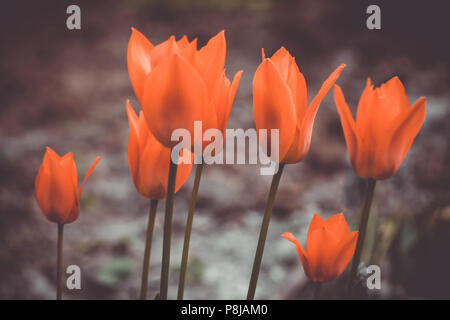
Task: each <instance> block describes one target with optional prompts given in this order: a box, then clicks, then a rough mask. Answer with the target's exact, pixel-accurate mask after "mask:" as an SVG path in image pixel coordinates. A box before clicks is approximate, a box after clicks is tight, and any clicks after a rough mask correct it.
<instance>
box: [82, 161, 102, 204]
mask: <svg viewBox="0 0 450 320" xmlns="http://www.w3.org/2000/svg"><path fill="white" fill-rule="evenodd" d="M99 161H100V157H97V158H95V160H94V162H92V164H91V166H90V167H89V169H88V171H87V172H86V174H85V175H84V178H83V182H82V183H81V186H80V190H79V191H78V201H80V199H81V192H82V191H83V188H84V184H85V183H86V180H87V178H89V176H90V175H91V173H92V171H93V170H94V168H95V166H96V165H97V163H98V162H99Z"/></svg>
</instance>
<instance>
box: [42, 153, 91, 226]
mask: <svg viewBox="0 0 450 320" xmlns="http://www.w3.org/2000/svg"><path fill="white" fill-rule="evenodd" d="M99 161H100V157H97V158H96V159H95V160H94V162H93V163H92V165H91V166H90V168H89V169H88V171H87V172H86V175H85V176H84V179H83V182H82V184H81V186H80V188H79V189H78V186H77V185H78V177H77V168H76V165H75V162H74V160H73V153H72V152H69V153H67V154H65V155H64V156H62V157H60V156H59V155H58V154H57V153H56V152H55V151H53V150H52V149H51V148H50V147H47V150H46V152H45V155H44V159H43V160H42V164H41V166H40V168H39V172H38V174H37V176H36V180H35V185H34V193H35V196H36V200H37V203H38V205H39V207H40V208H41V210H42V213H43V214H44V215H45V217H46V218H47V219H48V220H50V221H51V222H55V223H58V224H66V223H71V222H73V221H75V220H76V219H77V218H78V215H79V213H80V198H81V192H82V190H83V187H84V184H85V183H86V180H87V178H88V177H89V175H90V174H91V173H92V170H94V168H95V166H96V165H97V163H98V162H99Z"/></svg>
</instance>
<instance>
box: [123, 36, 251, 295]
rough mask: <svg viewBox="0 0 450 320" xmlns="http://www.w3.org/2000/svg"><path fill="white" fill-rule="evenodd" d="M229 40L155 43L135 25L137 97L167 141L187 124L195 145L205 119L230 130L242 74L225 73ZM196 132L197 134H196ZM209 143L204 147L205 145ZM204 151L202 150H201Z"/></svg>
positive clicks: (131, 59) (166, 258) (166, 250)
mask: <svg viewBox="0 0 450 320" xmlns="http://www.w3.org/2000/svg"><path fill="white" fill-rule="evenodd" d="M225 55H226V42H225V33H224V31H221V32H219V33H218V34H217V35H216V36H214V37H212V38H211V39H210V40H209V41H208V43H207V44H206V45H205V46H204V47H202V48H201V49H200V50H197V40H196V39H194V40H193V41H189V40H188V39H187V37H186V36H183V37H182V38H181V39H180V40H178V41H176V40H175V37H174V36H171V37H170V38H169V39H168V40H166V41H164V42H162V43H160V44H158V45H156V46H154V45H153V44H152V43H151V42H150V41H149V40H148V39H147V38H146V37H145V36H144V35H143V34H142V33H140V32H139V31H137V30H136V29H134V28H133V29H132V34H131V37H130V41H129V43H128V54H127V60H128V73H129V76H130V80H131V83H132V85H133V89H134V91H135V94H136V97H137V99H138V101H139V103H140V105H141V108H142V110H143V113H144V117H145V120H146V122H147V125H148V128H149V129H150V131H151V132H152V134H153V136H154V137H155V138H156V139H157V140H158V141H159V142H160V143H161V144H162V145H164V146H165V147H168V148H173V147H174V146H175V145H177V144H178V141H172V139H171V137H172V133H173V132H174V131H175V130H177V129H184V130H187V131H188V132H189V133H190V136H191V142H190V146H191V147H192V146H194V145H196V146H197V143H201V142H202V141H198V140H196V138H200V139H201V140H202V137H203V132H202V135H201V137H195V134H194V123H195V122H196V121H201V124H202V126H201V127H202V129H203V130H207V129H218V130H220V131H222V133H223V132H224V131H225V126H226V123H227V120H228V116H229V113H230V110H231V106H232V103H233V100H234V96H235V93H236V90H237V87H238V84H239V81H240V78H241V75H242V71H239V72H237V73H236V74H235V76H234V78H233V82H230V80H228V78H227V77H226V75H225V69H224V64H225ZM192 137H194V139H192ZM203 147H204V146H203V145H202V148H201V149H203ZM174 156H175V157H177V155H176V154H175V155H174V154H172V156H171V159H172V161H171V162H170V167H169V177H168V183H167V193H166V194H167V201H166V212H165V219H164V239H163V258H162V268H161V287H160V297H161V299H167V289H168V277H169V275H168V273H169V264H170V242H171V233H172V226H171V225H172V215H173V196H174V187H175V180H176V171H177V164H176V163H177V162H178V161H175V160H176V159H175V158H174ZM197 156H198V155H197ZM201 170H202V164H201V163H200V164H198V165H197V167H196V174H195V181H194V187H193V190H192V199H191V202H190V207H189V213H188V219H187V223H186V234H185V239H184V246H183V255H182V256H183V258H182V263H181V268H180V282H179V283H180V284H179V289H178V298H180V299H181V298H182V297H183V291H184V276H185V272H186V266H187V257H188V249H189V239H190V232H191V227H192V220H193V214H194V210H195V202H196V198H197V192H198V188H199V184H200V177H201Z"/></svg>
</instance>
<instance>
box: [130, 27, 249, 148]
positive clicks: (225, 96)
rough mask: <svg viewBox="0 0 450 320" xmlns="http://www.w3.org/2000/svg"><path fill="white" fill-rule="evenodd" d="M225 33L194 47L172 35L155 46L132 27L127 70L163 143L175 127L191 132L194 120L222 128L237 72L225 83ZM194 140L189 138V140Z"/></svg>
mask: <svg viewBox="0 0 450 320" xmlns="http://www.w3.org/2000/svg"><path fill="white" fill-rule="evenodd" d="M225 55H226V42H225V33H224V31H220V32H219V33H218V34H217V35H215V36H214V37H212V38H211V39H210V40H209V41H208V43H207V44H206V45H205V46H204V47H202V48H201V49H200V50H197V39H194V40H193V41H190V42H189V40H188V39H187V37H186V36H183V37H182V38H181V39H180V40H178V41H176V40H175V37H174V36H171V37H170V38H169V39H168V40H166V41H164V42H162V43H160V44H158V45H156V46H154V45H153V44H152V43H151V42H150V41H149V40H148V39H147V38H146V37H145V36H144V35H143V34H142V33H140V32H139V31H137V30H136V29H134V28H133V29H132V34H131V37H130V41H129V43H128V54H127V60H128V73H129V76H130V80H131V84H132V85H133V89H134V92H135V94H136V97H137V99H138V101H139V103H140V105H141V108H142V110H143V112H144V116H145V119H146V120H147V124H148V127H149V129H150V130H151V131H152V133H153V135H154V136H155V137H156V139H158V140H159V141H160V142H161V143H162V144H163V145H164V146H166V147H169V148H170V147H173V146H174V145H176V144H177V143H178V141H171V135H172V132H173V131H174V130H176V129H180V128H182V129H187V130H188V131H189V132H190V134H191V137H194V121H202V128H203V129H204V130H206V129H209V128H217V129H219V130H222V131H223V130H224V129H225V125H226V122H227V119H228V115H229V113H230V110H231V105H232V103H233V100H234V95H235V93H236V89H237V87H238V84H239V81H240V78H241V75H242V71H239V72H237V73H236V75H235V76H234V79H233V82H230V81H229V80H228V78H227V77H226V75H225V70H224V64H225ZM192 144H193V141H192Z"/></svg>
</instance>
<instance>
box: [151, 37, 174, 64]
mask: <svg viewBox="0 0 450 320" xmlns="http://www.w3.org/2000/svg"><path fill="white" fill-rule="evenodd" d="M179 53H180V49H179V48H178V45H177V42H176V40H175V37H174V36H171V37H170V38H169V39H167V40H166V41H164V42H161V43H160V44H158V45H157V46H155V47H154V48H153V50H152V52H151V56H150V59H151V63H152V70H153V69H155V68H156V66H158V65H159V64H160V63H161V62H162V61H164V60H165V59H167V58H168V57H171V56H173V55H174V54H179Z"/></svg>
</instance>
